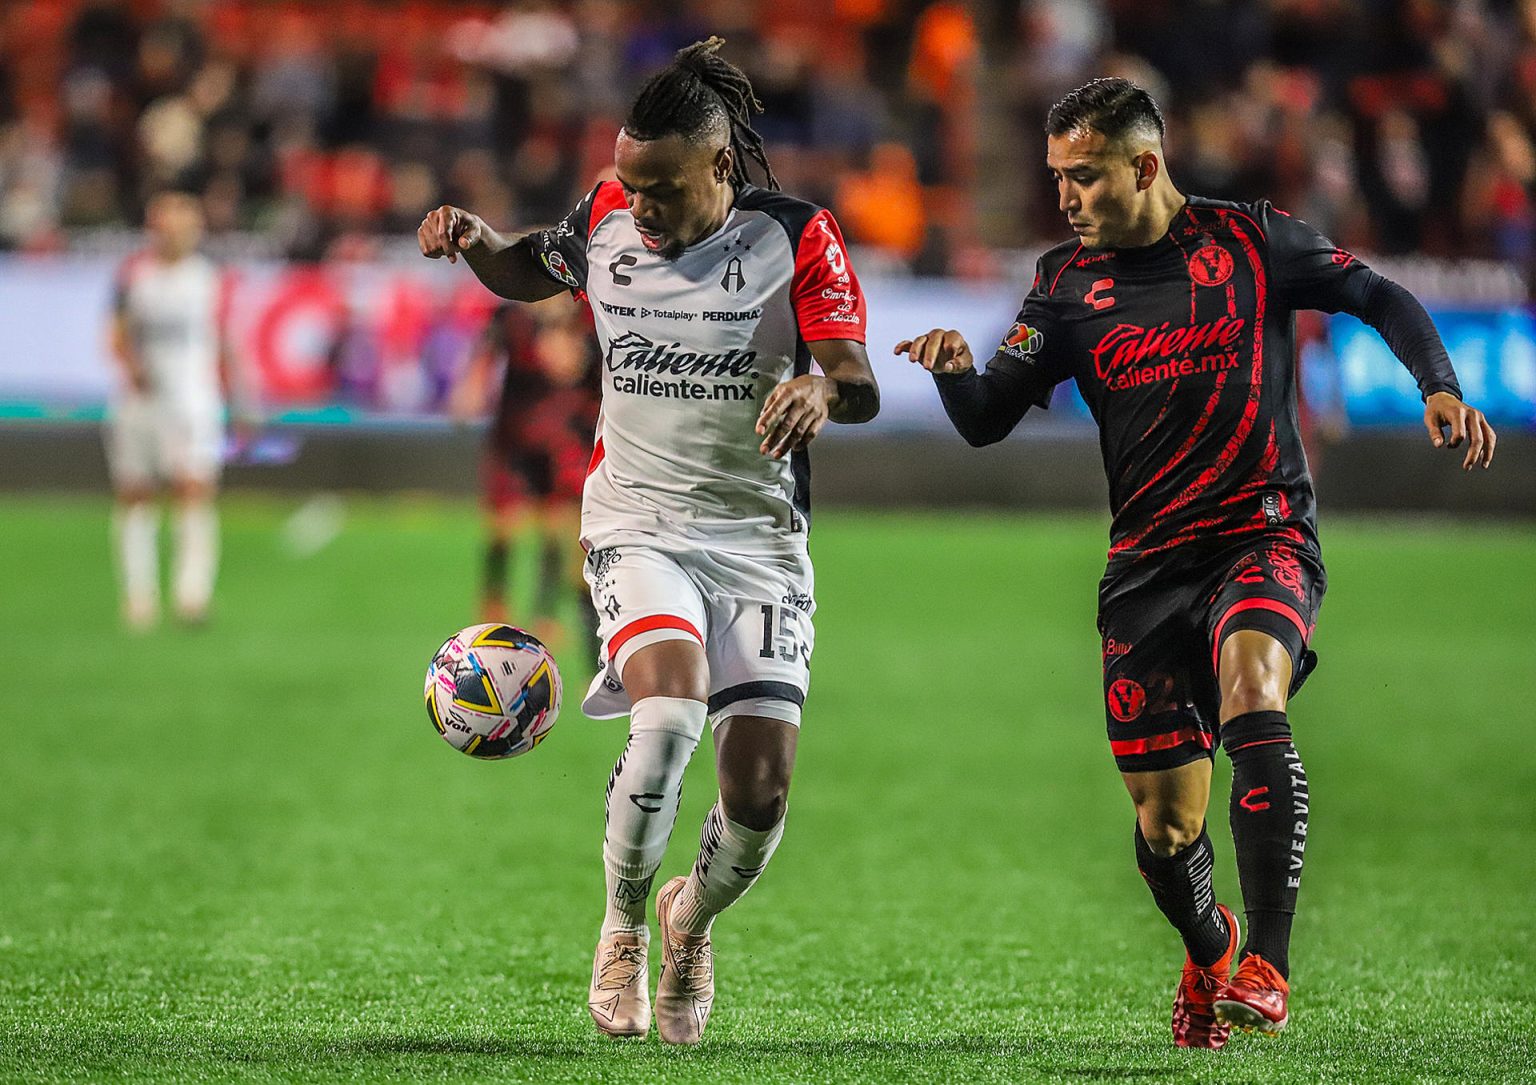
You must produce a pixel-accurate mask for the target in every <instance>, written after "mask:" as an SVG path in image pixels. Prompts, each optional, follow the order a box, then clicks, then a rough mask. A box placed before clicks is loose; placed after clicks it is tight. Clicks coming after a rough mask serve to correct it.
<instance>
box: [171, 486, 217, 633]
mask: <svg viewBox="0 0 1536 1085" xmlns="http://www.w3.org/2000/svg"><path fill="white" fill-rule="evenodd" d="M218 568H219V514H218V512H217V511H215V509H214V507H213V503H212V502H202V501H200V502H197V503H196V504H191V505H183V506H181V508H179V509H178V510H177V511H176V574H175V578H174V581H175V591H176V610H177V612H178V613H179V614H181V615H182V616H183V617H194V618H195V617H201V616H202V614H203V613H204V612H205V611H207V609H208V603H209V601H210V600H211V599H212V598H213V580H214V576H215V574H216V573H217V572H218Z"/></svg>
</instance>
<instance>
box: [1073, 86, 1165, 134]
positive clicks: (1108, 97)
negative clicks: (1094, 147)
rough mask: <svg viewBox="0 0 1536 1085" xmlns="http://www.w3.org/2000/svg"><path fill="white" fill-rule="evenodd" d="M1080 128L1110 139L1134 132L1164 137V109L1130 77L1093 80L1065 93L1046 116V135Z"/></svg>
mask: <svg viewBox="0 0 1536 1085" xmlns="http://www.w3.org/2000/svg"><path fill="white" fill-rule="evenodd" d="M1077 128H1092V129H1093V130H1094V131H1095V132H1102V133H1103V134H1104V135H1105V136H1107V137H1108V138H1110V139H1119V138H1121V137H1122V136H1127V135H1130V134H1131V133H1133V132H1138V131H1139V132H1141V133H1143V134H1145V135H1148V136H1150V135H1151V134H1152V133H1153V132H1156V133H1157V138H1158V139H1162V138H1163V134H1164V132H1165V131H1166V128H1165V126H1164V124H1163V111H1162V110H1161V109H1158V108H1157V103H1156V102H1155V101H1153V100H1152V95H1150V94H1148V93H1147V92H1146V91H1145V90H1142V89H1141V88H1140V87H1138V86H1137V85H1136V84H1135V83H1132V82H1131V81H1130V80H1129V79H1121V78H1119V77H1118V76H1115V77H1108V78H1104V79H1094V80H1091V81H1089V82H1087V83H1084V84H1083V85H1082V86H1080V87H1078V88H1077V89H1076V90H1074V91H1072V92H1071V93H1070V94H1067V95H1064V96H1063V97H1062V99H1061V100H1060V101H1059V102H1057V103H1056V104H1055V105H1053V106H1051V109H1050V112H1049V113H1047V114H1046V115H1045V134H1046V135H1048V136H1064V135H1066V134H1067V133H1068V132H1071V131H1073V130H1074V129H1077Z"/></svg>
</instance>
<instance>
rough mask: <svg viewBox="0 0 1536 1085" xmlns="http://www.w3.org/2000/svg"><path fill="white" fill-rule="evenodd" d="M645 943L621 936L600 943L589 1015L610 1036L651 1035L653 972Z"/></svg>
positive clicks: (589, 994) (639, 937)
mask: <svg viewBox="0 0 1536 1085" xmlns="http://www.w3.org/2000/svg"><path fill="white" fill-rule="evenodd" d="M646 964H647V958H646V945H645V939H644V937H643V936H642V935H639V934H630V933H619V934H613V935H609V936H608V937H607V938H602V939H599V940H598V943H597V955H596V956H595V957H594V958H593V961H592V987H591V989H590V990H589V991H588V992H587V1011H588V1012H589V1013H591V1014H592V1022H593V1023H594V1024H595V1025H597V1030H598V1031H599V1032H601V1033H603V1034H605V1035H607V1036H644V1035H645V1034H646V1033H647V1032H649V1031H651V999H650V994H649V991H648V988H649V986H650V979H651V976H650V969H649V968H647V967H646Z"/></svg>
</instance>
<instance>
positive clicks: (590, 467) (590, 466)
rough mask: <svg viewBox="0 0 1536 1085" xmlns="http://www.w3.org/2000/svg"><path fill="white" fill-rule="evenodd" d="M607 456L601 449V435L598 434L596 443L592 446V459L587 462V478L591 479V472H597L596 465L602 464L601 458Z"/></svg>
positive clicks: (604, 450) (605, 451)
mask: <svg viewBox="0 0 1536 1085" xmlns="http://www.w3.org/2000/svg"><path fill="white" fill-rule="evenodd" d="M607 454H608V452H607V450H606V449H604V448H603V438H602V434H598V438H597V443H596V444H595V445H593V446H592V458H591V459H590V460H588V461H587V477H588V478H591V477H592V472H593V471H596V470H597V467H598V464H600V463H602V462H603V457H604V456H606V455H607Z"/></svg>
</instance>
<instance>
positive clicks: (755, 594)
mask: <svg viewBox="0 0 1536 1085" xmlns="http://www.w3.org/2000/svg"><path fill="white" fill-rule="evenodd" d="M720 44H721V42H720V40H719V39H717V38H712V39H710V40H709V41H707V42H700V43H698V44H696V45H692V46H690V47H688V48H686V49H684V50H682V51H681V52H679V53H678V54H677V56H676V57H675V58H674V60H673V62H672V63H671V64H670V65H669V66H668V67H666V68H664V69H663V70H662V71H661V72H659V73H658V74H656V75H655V76H653V77H652V78H651V79H650V80H649V81H648V82H647V83H646V84H645V86H644V87H643V88H642V89H641V91H640V93H639V96H638V97H637V98H636V99H635V102H634V104H633V106H632V107H631V109H630V112H629V116H628V117H627V118H626V120H625V122H624V127H623V129H622V130H621V131H620V133H619V137H618V142H617V145H616V147H615V150H614V158H615V167H616V173H617V175H618V178H619V179H618V180H617V181H605V182H603V183H602V184H599V185H598V186H597V187H596V188H595V189H593V190H592V192H591V193H590V194H588V196H587V197H586V198H585V199H584V200H582V201H581V203H580V205H578V206H577V207H576V209H575V210H574V211H572V212H571V213H570V214H569V215H568V216H566V218H565V219H564V220H563V221H561V222H560V223H559V224H558V225H557V226H556V227H555V228H553V229H550V230H544V231H540V232H537V233H533V234H529V235H527V236H526V237H522V238H519V239H517V240H509V239H507V238H503V237H502V236H501V235H500V234H498V233H496V232H495V231H494V230H492V229H491V228H490V227H489V226H487V225H486V224H485V222H484V221H482V220H481V219H479V218H478V217H477V216H475V215H472V214H470V213H469V212H467V211H463V210H460V209H459V208H455V207H441V208H439V209H437V210H436V211H433V212H431V213H430V214H429V215H428V216H427V217H426V220H425V221H424V222H423V223H422V225H421V229H420V231H419V234H418V240H419V241H420V244H421V251H422V253H423V254H425V255H427V256H430V257H439V256H447V257H448V258H449V259H450V260H457V258H458V257H459V256H460V255H462V256H464V257H465V259H466V260H467V261H468V262H469V265H470V267H471V268H472V269H473V270H474V272H475V274H476V275H478V276H479V277H480V280H481V281H482V282H484V283H485V285H486V286H487V287H489V288H490V289H491V290H493V291H495V292H496V293H497V294H500V295H501V296H502V297H505V298H512V299H514V300H519V301H537V300H539V299H541V298H547V297H550V296H551V295H553V294H556V293H558V292H559V291H560V290H562V289H568V290H571V291H572V292H575V293H578V294H582V295H585V296H586V297H587V298H588V299H589V300H590V302H591V305H592V313H593V316H594V318H595V320H596V325H597V336H598V341H599V343H600V344H601V346H602V351H603V371H604V372H603V411H602V419H601V421H600V422H599V425H598V439H597V444H596V448H595V450H594V452H593V455H592V463H591V467H590V468H589V471H588V475H587V480H586V486H585V489H584V492H583V495H582V517H581V520H582V523H581V531H582V542H583V545H585V546H586V547H587V548H588V550H589V556H588V559H587V570H586V572H587V579H588V582H589V583H590V584H591V586H592V600H593V603H594V605H595V606H596V607H597V609H598V611H599V613H600V615H601V619H600V621H601V632H602V635H603V647H604V653H603V665H602V667H601V669H600V672H599V674H598V675H597V678H596V680H595V681H594V682H593V684H592V688H591V689H590V690H589V692H588V694H587V698H586V700H585V702H584V703H583V705H582V708H583V710H584V711H585V712H586V713H587V714H588V715H589V716H596V717H598V718H609V717H614V716H622V715H624V714H625V713H628V714H629V717H630V728H629V741H628V743H627V744H626V746H625V747H624V752H623V754H622V755H621V756H620V758H619V761H618V764H617V765H615V766H614V770H613V775H612V776H611V778H610V779H609V781H608V799H607V830H606V833H605V835H604V842H603V859H604V867H605V869H606V872H607V890H608V896H607V908H606V914H605V916H604V919H603V925H602V930H601V932H600V935H599V939H598V945H597V953H596V955H595V959H594V961H593V967H592V985H591V988H590V991H589V993H588V1009H589V1011H590V1012H591V1015H592V1019H593V1021H594V1022H595V1023H596V1025H597V1027H598V1028H599V1029H600V1030H601V1031H602V1032H604V1033H606V1034H608V1035H611V1036H641V1035H644V1034H645V1033H646V1032H647V1030H648V1029H649V1028H650V1020H651V1004H650V997H649V990H648V981H647V977H648V968H647V951H648V945H649V937H650V936H649V932H648V928H647V925H646V909H647V905H648V902H649V899H650V890H651V884H652V879H653V878H654V876H655V873H656V870H657V868H658V867H659V866H660V864H661V860H662V857H663V854H664V853H665V851H666V848H667V839H668V837H670V836H671V833H672V827H673V825H674V823H675V822H676V819H677V808H678V803H679V801H680V800H681V795H682V781H683V770H684V769H685V768H686V767H687V765H688V762H689V760H690V758H692V756H693V752H694V750H695V748H696V747H697V746H698V743H699V740H700V739H701V737H702V736H703V732H704V727H705V725H706V723H708V722H713V724H714V727H715V730H714V739H715V765H716V770H717V773H718V776H719V781H720V798H719V801H718V802H717V803H716V804H715V805H714V806H713V807H712V808H711V810H710V812H709V815H708V817H707V818H706V819H705V823H704V830H703V834H702V837H701V840H700V847H699V857H698V861H697V862H696V863H695V864H694V867H693V871H692V872H691V873H690V874H689V875H688V876H687V877H686V878H682V877H678V878H673V879H672V880H671V881H669V882H668V883H667V884H666V885H665V886H663V887H662V889H661V891H660V892H659V893H658V894H657V898H656V912H657V920H658V925H659V926H660V929H661V934H662V969H661V976H660V979H659V981H658V983H657V988H656V1023H657V1029H658V1031H659V1032H660V1033H661V1038H662V1039H663V1040H664V1041H666V1042H667V1043H680V1044H692V1043H697V1042H698V1041H699V1039H700V1038H701V1036H702V1035H703V1031H704V1026H705V1023H706V1022H707V1020H708V1018H709V1013H710V1008H711V1007H712V1005H713V1001H714V992H715V985H714V958H713V949H712V946H711V943H710V939H709V930H710V925H711V923H712V922H713V921H714V917H715V916H716V915H718V914H719V913H720V912H722V911H723V910H724V909H725V908H727V907H728V906H729V905H730V904H732V903H733V902H734V901H736V900H738V899H739V898H740V897H741V895H742V894H743V893H745V892H746V891H747V890H748V889H749V888H750V887H751V886H752V884H753V883H754V882H756V880H757V878H758V876H759V875H760V874H762V872H763V870H764V868H765V867H766V866H767V864H768V860H769V858H770V857H771V856H772V855H773V852H774V849H775V848H776V847H777V846H778V843H779V839H780V837H781V836H782V834H783V828H784V812H785V809H786V803H787V796H788V792H789V781H790V776H791V773H792V770H793V767H794V758H795V749H796V745H797V739H798V735H799V726H800V709H801V705H802V704H803V703H804V701H805V694H806V689H807V687H808V686H809V682H810V659H811V650H812V646H813V644H814V641H815V632H814V627H813V626H812V623H811V616H812V614H813V613H814V611H815V606H816V604H815V599H814V595H813V592H814V585H813V576H812V571H811V563H810V555H809V552H808V550H807V546H806V536H807V533H808V531H809V527H810V462H809V458H808V454H807V451H806V446H807V445H808V444H809V443H810V442H811V441H812V440H813V439H814V438H815V437H816V435H817V434H818V433H820V432H821V430H822V428H823V426H824V425H825V424H826V423H827V422H828V421H835V422H864V421H867V420H868V419H870V418H873V417H874V415H875V413H876V411H877V410H878V409H879V393H878V390H877V388H876V385H875V378H874V374H873V373H872V372H871V371H870V367H869V358H868V356H867V355H866V354H865V352H864V323H865V312H864V299H863V295H862V293H861V291H860V288H859V283H858V280H857V278H855V276H854V274H853V270H852V268H851V267H850V266H849V263H848V257H847V253H846V251H845V250H844V247H843V242H842V236H841V234H840V232H839V231H838V228H837V224H836V223H835V222H834V221H833V219H832V216H831V214H830V213H829V212H827V211H826V210H824V209H822V208H819V207H816V206H814V205H813V204H809V203H806V202H805V201H803V200H797V199H794V198H792V197H789V196H786V195H783V194H782V193H780V192H778V191H777V182H776V181H775V179H774V176H773V171H772V170H771V169H770V168H769V167H768V161H767V159H766V157H765V156H764V154H763V147H762V139H761V137H760V136H759V135H758V133H757V132H755V131H754V130H753V129H752V127H751V124H750V117H751V114H752V112H754V111H758V110H760V109H761V108H762V107H761V104H760V103H759V102H758V101H757V99H756V97H755V96H754V95H753V93H752V87H751V84H750V83H748V82H747V78H746V76H744V75H743V74H742V73H741V72H740V71H739V70H738V69H737V68H736V67H734V66H733V65H731V64H729V63H727V62H726V61H725V60H723V59H721V58H720V57H719V56H718V55H717V53H716V50H717V49H718V48H719V46H720ZM749 158H750V159H751V160H753V161H755V162H756V163H757V165H758V167H759V168H760V169H761V170H762V172H763V174H764V175H765V178H766V182H767V186H768V187H766V188H762V187H758V186H757V185H754V184H752V183H751V182H750V181H749V179H748V176H747V172H746V170H747V162H748V159H749ZM813 358H814V360H815V361H816V363H817V364H819V365H820V367H821V369H822V372H823V373H824V374H825V375H820V374H813V373H812V372H811V362H812V360H813Z"/></svg>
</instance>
